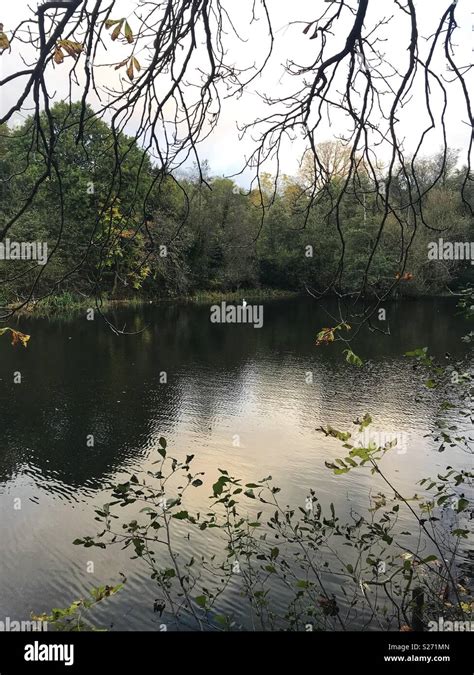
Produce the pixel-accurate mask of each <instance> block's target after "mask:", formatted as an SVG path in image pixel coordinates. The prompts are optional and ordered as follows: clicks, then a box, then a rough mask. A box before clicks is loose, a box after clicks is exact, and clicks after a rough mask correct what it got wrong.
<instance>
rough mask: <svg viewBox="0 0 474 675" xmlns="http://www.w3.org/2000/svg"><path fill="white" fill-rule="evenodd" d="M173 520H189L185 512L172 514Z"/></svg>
mask: <svg viewBox="0 0 474 675" xmlns="http://www.w3.org/2000/svg"><path fill="white" fill-rule="evenodd" d="M172 517H173V518H176V520H186V519H187V518H189V513H188V512H187V511H178V513H173V516H172Z"/></svg>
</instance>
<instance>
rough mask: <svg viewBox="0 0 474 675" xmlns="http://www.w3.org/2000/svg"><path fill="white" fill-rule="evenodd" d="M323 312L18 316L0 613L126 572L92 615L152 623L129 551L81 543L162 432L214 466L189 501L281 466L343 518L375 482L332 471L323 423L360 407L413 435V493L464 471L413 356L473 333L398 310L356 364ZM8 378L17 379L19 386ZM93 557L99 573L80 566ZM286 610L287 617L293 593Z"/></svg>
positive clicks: (400, 465)
mask: <svg viewBox="0 0 474 675" xmlns="http://www.w3.org/2000/svg"><path fill="white" fill-rule="evenodd" d="M327 310H329V311H331V312H334V311H335V307H333V306H331V303H329V304H327V303H326V304H325V305H324V306H322V305H319V306H318V304H317V303H316V302H315V301H313V300H310V299H298V300H289V301H287V300H284V301H272V302H265V303H264V311H265V315H264V325H263V328H261V329H255V328H253V327H252V326H249V325H240V326H239V325H216V324H211V323H210V321H209V306H207V305H202V306H201V305H199V306H196V305H190V304H182V305H175V304H173V305H172V304H167V303H163V304H159V305H153V306H150V307H146V308H145V309H140V310H135V309H134V310H127V311H120V313H119V314H118V315H116V316H115V318H116V320H117V322H118V324H119V325H124V324H126V326H127V329H129V330H140V329H141V328H143V327H146V329H145V330H144V331H143V332H141V333H140V334H139V335H135V336H133V337H117V336H115V335H114V334H113V333H112V332H111V331H110V330H108V329H107V327H106V326H105V325H104V323H102V322H101V321H100V320H96V321H86V320H85V319H83V318H77V319H74V320H73V321H47V320H34V321H33V320H30V321H21V322H20V326H19V327H20V329H21V330H24V331H25V332H28V333H31V335H32V338H31V341H30V343H29V346H28V349H27V350H20V349H15V350H13V348H10V347H9V346H8V345H7V344H6V343H3V344H2V348H1V349H0V415H1V428H2V433H1V445H0V619H2V618H3V617H6V616H9V617H10V618H11V619H12V620H13V619H16V620H22V619H27V618H29V615H30V612H31V611H35V612H42V611H48V610H50V609H51V608H52V607H65V606H68V605H69V604H70V603H71V602H72V601H73V600H75V599H77V598H79V597H83V596H84V595H85V594H86V593H87V590H88V589H89V588H90V587H91V586H93V585H99V584H114V583H118V582H119V581H120V578H119V572H121V571H122V572H124V573H126V575H127V577H128V584H127V586H126V588H125V589H124V590H123V591H122V592H121V593H120V594H119V595H117V596H115V597H114V598H113V599H111V600H109V601H107V602H106V604H105V605H104V606H103V607H102V608H101V609H100V611H99V612H98V613H97V616H98V619H99V623H100V622H102V625H107V626H109V627H111V626H113V627H114V628H115V629H120V630H134V629H145V630H156V629H157V626H158V625H159V623H160V622H161V621H162V620H160V619H159V618H157V615H156V614H154V613H153V600H154V598H155V596H156V589H155V588H153V585H152V582H150V581H149V579H148V574H147V570H146V569H145V568H144V567H141V566H140V565H139V564H137V563H136V562H134V561H130V560H129V555H130V554H129V553H128V551H122V552H121V551H119V550H118V549H116V548H114V549H108V550H105V551H103V550H100V549H84V548H83V547H78V546H73V545H72V541H73V540H74V539H75V538H77V537H82V536H84V535H87V534H89V535H93V534H95V532H97V528H96V525H97V523H95V522H94V520H93V518H94V515H95V514H94V509H95V508H97V506H99V505H102V504H104V503H105V502H107V501H110V495H109V493H108V491H107V487H108V485H110V483H111V482H112V483H115V482H118V481H119V480H122V479H124V478H125V476H126V474H127V473H128V472H129V471H131V470H132V471H137V470H140V468H146V467H148V465H149V463H150V461H151V459H155V456H154V453H155V451H156V447H157V443H158V438H159V437H160V436H165V437H166V438H167V441H168V447H169V452H170V454H172V455H173V456H176V457H178V458H183V457H184V455H185V453H193V454H195V455H196V459H195V460H194V470H202V471H205V472H206V478H205V487H206V488H207V489H203V488H201V489H200V490H196V491H195V493H193V500H194V503H193V504H192V507H193V508H195V509H196V510H198V509H200V508H203V507H205V505H206V503H207V496H208V495H209V494H210V485H211V484H212V483H213V482H214V481H215V480H216V477H217V475H218V467H220V468H225V469H227V470H228V471H229V473H231V474H234V475H237V476H240V477H242V478H243V479H245V480H246V481H252V480H256V479H260V478H263V477H264V476H268V475H269V474H270V475H272V476H273V479H274V483H275V484H276V485H279V486H280V487H281V488H282V494H283V495H284V497H283V501H284V503H288V504H291V505H298V504H301V505H303V504H304V499H305V497H306V495H307V494H308V492H309V489H310V488H313V489H314V490H316V492H317V494H318V496H319V498H320V500H321V501H322V502H323V504H328V503H330V502H334V504H335V506H336V509H337V510H339V511H341V512H342V513H344V512H347V509H348V505H351V506H352V507H353V508H354V507H358V506H360V508H361V509H363V508H365V507H366V506H367V503H368V501H367V500H368V495H369V491H370V490H371V488H376V487H377V486H376V485H375V482H374V478H373V477H371V476H370V475H368V474H366V473H362V472H355V471H354V472H350V473H349V474H347V475H346V476H340V477H334V476H332V474H331V472H330V471H329V470H328V469H327V468H325V466H324V461H325V460H329V461H330V460H332V459H334V458H336V457H338V456H340V455H341V448H340V446H339V444H338V443H337V442H336V441H333V440H331V439H329V440H328V439H326V438H325V437H324V436H322V435H321V434H320V433H319V432H318V431H317V428H318V427H320V426H321V425H326V424H331V425H332V426H334V427H336V428H339V429H349V428H350V426H351V422H352V420H354V419H355V418H356V417H358V416H363V415H364V413H366V412H369V413H371V415H372V417H373V419H374V427H375V428H376V429H380V430H383V432H385V433H397V434H400V433H403V434H406V438H407V439H408V443H407V451H406V453H404V454H401V453H397V452H393V453H391V454H390V456H388V457H387V458H386V459H385V460H384V466H385V468H386V469H387V470H388V472H389V473H390V475H391V476H392V477H393V478H394V480H395V481H396V484H397V486H398V487H399V489H400V490H401V491H402V492H403V490H404V489H405V491H406V492H407V493H410V494H411V493H413V491H414V489H413V488H414V482H415V481H416V480H418V479H420V478H422V477H424V476H427V475H430V474H435V473H437V472H438V471H440V470H442V469H444V467H445V466H446V465H447V464H451V465H453V466H454V467H459V468H466V464H467V463H468V462H467V458H466V454H465V453H462V452H461V451H458V450H456V451H453V450H449V451H446V452H445V453H443V454H440V453H438V452H437V451H436V446H435V445H433V443H432V442H431V441H430V440H429V439H427V438H425V437H424V436H425V434H427V433H428V432H429V431H430V430H431V429H432V428H433V426H434V420H435V412H436V408H437V394H436V392H432V393H430V394H429V395H428V396H423V397H422V398H421V399H420V398H419V397H418V395H419V394H420V391H421V387H420V381H419V378H418V376H417V375H416V374H415V373H414V372H413V368H412V362H411V360H409V359H406V358H404V357H403V353H404V352H405V351H407V350H409V349H414V348H416V347H420V346H425V345H427V346H429V347H430V350H431V351H432V352H433V353H435V354H437V355H438V356H443V355H444V353H445V352H447V351H448V352H450V353H451V354H454V355H457V356H460V357H461V356H462V355H463V354H464V351H465V348H464V347H463V343H461V342H460V337H461V336H462V335H464V334H465V333H466V332H468V327H467V324H466V322H465V321H464V320H463V319H461V318H460V317H457V316H456V315H455V304H454V303H453V302H451V301H449V300H418V301H416V302H415V301H403V302H398V303H394V304H392V305H390V306H389V308H388V315H387V318H388V320H389V325H390V331H391V335H390V336H389V337H383V336H381V335H380V334H377V333H376V334H373V333H372V334H371V333H364V334H363V335H362V336H361V338H360V339H359V340H358V342H356V343H355V344H354V346H353V348H354V351H356V352H357V353H358V354H359V355H360V356H361V357H362V358H363V359H364V360H368V361H369V363H368V365H367V366H365V367H364V369H363V370H359V369H357V368H354V367H350V366H348V365H347V364H346V363H345V361H344V357H343V356H342V355H341V349H340V348H339V346H335V345H333V346H331V347H327V348H319V349H318V348H315V347H314V338H315V335H316V333H317V331H318V330H319V329H320V328H321V327H322V326H326V325H332V321H331V319H328V315H327V313H326V311H327ZM3 340H5V338H3ZM14 371H19V372H21V375H22V383H21V384H13V372H14ZM164 371H165V372H166V374H167V383H166V384H163V383H162V382H160V373H163V372H164ZM308 373H312V374H313V382H312V383H308V382H307V380H308V376H307V375H308ZM161 379H163V378H162V377H161ZM88 434H93V435H94V437H95V447H94V448H89V447H87V445H86V437H87V435H88ZM237 437H238V439H239V441H240V447H237V446H236V438H237ZM201 491H202V492H201ZM16 498H20V499H21V506H22V508H21V509H20V510H16V509H15V508H14V504H15V503H18V502H15V499H16ZM199 500H201V502H200V501H199ZM204 535H206V536H204ZM213 546H215V542H214V541H213V537H212V536H209V535H208V534H207V532H206V533H203V539H202V541H201V542H196V549H197V551H198V550H199V548H200V547H205V548H206V550H207V551H212V549H213ZM91 550H93V554H91ZM91 559H92V560H93V561H94V563H95V570H94V572H95V573H94V574H89V573H87V571H86V564H87V561H89V560H91ZM336 591H337V589H336ZM280 604H281V607H280V609H282V610H284V608H285V598H284V597H282V598H281V601H280ZM221 610H222V612H223V613H229V614H230V613H232V612H233V613H235V615H236V616H237V615H238V614H239V610H240V602H239V597H238V596H237V595H233V594H229V595H228V596H227V597H225V598H224V606H222V607H221Z"/></svg>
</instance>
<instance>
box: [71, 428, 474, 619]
mask: <svg viewBox="0 0 474 675" xmlns="http://www.w3.org/2000/svg"><path fill="white" fill-rule="evenodd" d="M370 423H371V419H370V417H369V416H368V415H366V416H365V417H364V419H363V420H362V421H361V422H359V430H360V429H363V428H365V427H368V426H369V425H370ZM325 433H326V434H327V435H328V436H330V437H334V438H336V439H338V440H339V441H340V442H342V443H343V447H344V448H346V449H347V450H348V451H349V452H348V455H347V457H345V458H344V459H337V460H335V462H334V463H327V466H328V468H330V469H331V470H333V472H334V473H335V474H341V473H346V472H348V471H351V470H363V469H364V468H365V467H368V468H370V470H371V472H372V473H373V474H377V476H379V477H380V479H381V480H382V482H383V483H385V485H386V487H388V488H389V491H388V492H387V494H385V493H383V492H381V491H380V492H378V493H377V494H374V495H372V496H371V497H370V504H369V507H368V508H367V510H366V511H365V512H364V513H358V512H356V511H355V510H354V509H350V512H349V517H348V519H347V522H344V521H343V520H342V519H341V517H340V516H338V515H337V514H336V511H335V507H334V505H333V504H329V506H328V507H324V506H323V504H322V503H321V502H320V500H319V498H318V496H317V495H316V493H315V492H314V491H313V490H311V491H310V493H309V495H308V497H307V499H306V502H305V504H304V506H303V505H299V506H297V507H295V508H292V507H290V506H289V505H286V506H284V505H283V504H282V502H281V501H280V499H279V496H278V495H279V493H280V488H278V487H276V486H274V485H273V484H272V479H271V476H268V477H266V478H263V479H261V480H258V481H255V482H251V483H244V482H243V481H242V480H241V479H239V478H236V477H234V476H231V475H230V474H229V473H228V472H227V471H226V470H224V469H220V470H219V476H218V477H217V479H216V480H215V481H214V483H213V485H212V494H211V495H210V497H209V500H210V505H209V507H208V509H207V510H205V511H206V512H205V513H202V512H197V513H192V512H191V510H190V508H189V506H188V505H187V503H186V501H187V496H188V493H189V491H190V490H191V491H192V490H194V489H199V488H201V487H202V486H203V485H204V481H203V479H202V476H203V475H204V474H203V473H202V472H196V473H195V472H193V471H192V470H191V464H192V462H193V460H194V455H188V456H187V457H186V458H185V461H178V459H176V458H173V457H170V456H168V454H167V448H166V441H165V439H163V438H162V439H160V446H159V448H158V453H159V459H158V460H157V461H156V462H155V464H158V467H157V470H156V471H155V470H153V471H147V472H143V475H141V474H140V475H135V474H134V475H132V476H131V477H130V479H129V480H128V481H127V482H125V483H121V484H119V485H117V486H115V488H114V489H113V492H112V500H111V501H110V502H109V503H107V504H105V505H104V506H103V507H102V508H101V509H97V511H96V514H97V517H96V520H97V521H99V522H100V523H101V525H102V530H101V532H99V533H98V534H97V535H96V536H95V537H85V538H84V539H82V540H76V541H75V542H74V543H75V544H77V545H84V546H87V547H89V546H100V547H109V546H114V545H118V546H121V547H122V548H130V549H131V550H132V551H133V555H132V559H135V560H138V561H140V564H145V565H146V566H148V568H149V570H150V576H151V579H153V580H154V582H155V583H156V584H157V587H158V589H159V592H160V597H159V598H156V599H155V600H154V607H155V608H159V611H160V615H161V614H162V613H165V618H166V621H167V622H169V623H170V624H173V625H174V626H179V625H182V624H183V622H186V623H187V625H189V621H191V622H192V623H193V625H194V626H195V627H196V628H198V629H200V630H231V629H251V630H256V629H260V630H301V629H303V630H304V629H305V628H306V629H307V627H308V625H310V626H311V629H313V630H344V629H347V628H353V627H356V628H360V629H363V628H364V627H366V626H372V627H377V628H378V629H380V630H400V629H404V630H406V629H407V627H408V628H409V627H413V626H414V618H413V616H414V615H413V612H414V597H415V596H414V595H413V593H414V592H415V591H416V598H417V599H418V600H417V603H418V611H419V598H420V597H421V598H422V599H423V605H422V611H423V614H424V616H425V617H426V618H428V617H429V616H440V615H443V616H449V617H451V618H455V619H463V620H465V619H468V618H469V616H470V613H471V603H472V597H471V595H470V594H469V591H468V589H466V588H465V586H464V585H463V583H462V579H461V578H460V574H459V573H458V568H457V563H458V556H459V542H460V540H461V539H463V538H464V537H465V536H467V532H466V530H465V528H464V527H463V526H462V525H461V524H460V523H459V520H460V518H462V516H463V514H464V512H466V511H467V510H468V508H469V505H470V502H469V500H468V498H467V497H465V496H464V495H463V496H460V497H459V496H458V501H457V508H456V509H451V510H450V511H448V508H449V499H450V498H451V497H452V496H453V495H455V494H457V492H456V488H459V486H461V485H463V484H471V482H472V478H473V474H471V473H469V472H464V471H462V472H456V471H453V470H452V469H450V468H449V467H448V469H447V473H446V474H445V475H443V476H442V475H440V476H439V478H438V480H437V481H433V485H431V484H429V485H426V480H428V479H424V480H423V481H421V483H420V486H421V487H423V486H424V487H425V488H427V490H426V492H427V493H429V492H430V491H431V490H433V488H435V489H436V494H435V498H433V499H431V500H430V499H428V498H427V497H426V496H423V497H421V496H419V495H414V496H413V497H411V498H406V497H403V496H402V495H401V494H400V493H399V491H398V490H397V489H396V488H395V487H394V486H393V484H392V483H391V481H390V480H389V479H388V478H387V477H386V476H385V475H384V473H383V472H382V470H381V468H380V464H379V461H380V459H381V458H382V457H383V455H384V454H385V453H386V452H387V451H388V450H389V449H390V447H393V445H394V444H393V443H391V444H387V446H386V447H378V446H375V445H370V446H369V447H356V446H355V445H353V444H352V443H351V442H350V440H351V433H349V432H339V431H337V430H334V429H332V428H331V427H328V428H327V429H326V430H325ZM388 446H389V447H388ZM189 501H190V503H192V502H193V501H194V499H190V500H189ZM117 506H120V507H123V508H124V509H125V513H127V514H128V513H130V511H131V512H132V513H131V516H132V517H131V519H130V520H128V515H127V516H125V517H124V516H122V518H119V516H118V515H117V514H116V513H115V510H116V509H115V507H117ZM407 515H408V516H410V518H411V523H412V524H413V526H414V529H413V531H410V532H409V531H407V530H406V518H407ZM447 515H449V518H450V519H454V521H455V522H454V524H453V525H452V526H451V527H449V528H447V527H446V523H445V520H446V516H447ZM117 521H118V522H117ZM410 527H412V525H411V526H410ZM204 531H208V532H209V535H208V540H207V541H208V545H206V548H207V549H210V550H211V551H212V552H211V553H204V552H203V547H202V545H201V546H199V542H201V544H202V538H203V536H204V535H203V532H204ZM211 534H212V536H211ZM209 537H211V538H210V539H209ZM196 551H199V553H197V552H196ZM233 593H238V594H239V595H240V597H241V599H242V602H241V613H240V614H239V615H237V614H236V612H234V613H233V614H231V615H229V614H226V613H225V611H224V609H223V607H224V606H225V605H226V603H225V600H226V597H227V596H228V594H233ZM282 597H283V598H284V599H285V606H286V609H285V610H284V611H282V610H281V609H280V610H279V609H278V608H279V607H281V602H279V600H281V598H282Z"/></svg>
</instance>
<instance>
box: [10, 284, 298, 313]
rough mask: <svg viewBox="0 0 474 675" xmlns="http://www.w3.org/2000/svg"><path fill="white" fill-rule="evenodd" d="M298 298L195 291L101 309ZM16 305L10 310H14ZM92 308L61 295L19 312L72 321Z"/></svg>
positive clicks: (268, 292)
mask: <svg viewBox="0 0 474 675" xmlns="http://www.w3.org/2000/svg"><path fill="white" fill-rule="evenodd" d="M298 295H299V294H298V293H296V292H294V291H284V290H278V289H273V288H246V289H242V290H239V291H228V292H224V291H196V292H194V293H192V294H190V295H183V296H176V297H169V296H166V297H159V296H157V297H154V298H151V297H146V296H145V297H132V298H123V299H117V298H114V299H111V298H107V297H105V298H102V301H101V304H100V308H101V310H102V311H103V312H104V313H106V312H110V311H112V310H114V309H117V308H119V307H139V306H142V305H148V304H150V303H154V302H157V303H158V302H191V303H206V304H207V303H209V304H213V303H219V302H223V301H226V302H232V303H240V302H242V300H244V299H245V300H247V302H251V301H256V300H278V299H284V298H292V297H297V296H298ZM14 307H15V305H11V306H10V308H11V309H14ZM89 307H93V308H95V307H96V300H95V298H92V297H86V296H82V295H77V294H73V293H70V292H68V291H67V292H64V293H60V294H58V295H52V296H48V297H47V298H44V299H43V300H40V301H35V302H31V303H29V304H28V305H26V306H25V307H22V308H21V309H20V310H19V311H18V315H20V316H32V317H38V318H49V317H53V316H54V317H70V316H74V315H76V314H79V313H80V312H84V311H85V310H87V309H88V308H89Z"/></svg>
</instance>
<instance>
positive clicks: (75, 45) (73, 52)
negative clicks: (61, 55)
mask: <svg viewBox="0 0 474 675" xmlns="http://www.w3.org/2000/svg"><path fill="white" fill-rule="evenodd" d="M58 47H62V48H63V49H65V50H66V52H67V53H68V54H69V56H72V57H73V58H74V59H75V58H77V57H78V56H79V54H80V53H81V52H82V44H81V43H80V42H74V41H73V40H59V41H58Z"/></svg>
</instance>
